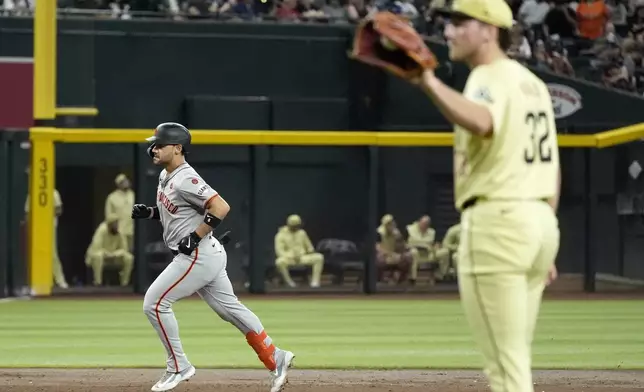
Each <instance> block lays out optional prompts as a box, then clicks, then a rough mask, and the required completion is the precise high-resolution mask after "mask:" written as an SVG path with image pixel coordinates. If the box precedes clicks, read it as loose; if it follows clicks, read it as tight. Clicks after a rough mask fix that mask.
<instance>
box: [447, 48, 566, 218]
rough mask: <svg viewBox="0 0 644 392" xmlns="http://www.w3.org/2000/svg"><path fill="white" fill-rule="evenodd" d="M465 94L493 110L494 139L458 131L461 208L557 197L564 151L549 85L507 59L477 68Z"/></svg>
mask: <svg viewBox="0 0 644 392" xmlns="http://www.w3.org/2000/svg"><path fill="white" fill-rule="evenodd" d="M463 94H464V95H465V97H466V98H467V99H470V100H472V101H474V102H476V103H478V104H481V105H483V106H485V107H487V108H488V110H489V111H490V113H491V115H492V120H493V123H494V125H493V133H492V134H491V135H488V137H480V136H477V135H473V134H471V133H470V132H468V131H467V130H465V129H464V128H462V127H460V126H458V125H456V126H455V127H454V199H455V202H456V208H457V209H458V210H461V207H462V206H463V203H465V201H467V200H468V199H470V198H473V197H484V198H488V199H514V200H534V199H544V198H550V197H553V196H554V195H555V194H556V191H557V176H558V169H559V148H558V144H557V130H556V126H555V116H554V111H553V108H552V101H551V99H550V93H549V92H548V88H547V87H546V85H545V83H543V81H541V79H539V78H538V77H537V76H536V75H534V74H533V73H532V72H530V70H528V69H527V68H525V67H524V66H522V65H521V64H519V63H517V62H516V61H514V60H510V59H501V60H497V61H495V62H493V63H491V64H486V65H482V66H478V67H476V68H474V69H473V70H472V71H471V73H470V75H469V77H468V79H467V83H466V85H465V90H464V92H463Z"/></svg>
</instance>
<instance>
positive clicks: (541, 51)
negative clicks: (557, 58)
mask: <svg viewBox="0 0 644 392" xmlns="http://www.w3.org/2000/svg"><path fill="white" fill-rule="evenodd" d="M551 62H552V60H551V59H550V55H549V54H548V52H547V51H546V44H545V42H543V40H542V39H539V40H537V42H536V44H535V46H534V63H535V66H536V67H537V69H541V70H549V69H550V63H551Z"/></svg>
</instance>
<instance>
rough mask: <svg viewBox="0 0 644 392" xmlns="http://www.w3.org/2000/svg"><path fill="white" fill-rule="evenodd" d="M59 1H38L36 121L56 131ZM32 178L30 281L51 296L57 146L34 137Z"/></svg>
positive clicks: (36, 292) (37, 291)
mask: <svg viewBox="0 0 644 392" xmlns="http://www.w3.org/2000/svg"><path fill="white" fill-rule="evenodd" d="M56 3H57V2H56V1H55V0H41V1H38V2H36V10H35V17H34V86H33V109H34V113H33V114H34V123H35V125H36V127H37V128H39V129H51V130H52V131H54V128H55V120H56V53H57V52H56V39H57V27H56V22H57V21H56ZM31 143H32V145H31V170H30V178H29V195H30V197H29V226H28V227H29V231H28V232H29V256H30V257H29V284H30V287H31V290H32V294H33V295H50V294H51V289H52V284H53V272H52V258H53V254H54V253H53V251H54V246H55V244H54V230H55V228H54V181H55V169H56V168H55V163H54V146H53V143H52V141H51V139H49V138H32V141H31Z"/></svg>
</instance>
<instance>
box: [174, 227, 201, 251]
mask: <svg viewBox="0 0 644 392" xmlns="http://www.w3.org/2000/svg"><path fill="white" fill-rule="evenodd" d="M199 241H201V237H199V235H197V233H195V232H194V231H193V232H192V233H190V234H188V235H187V236H185V237H183V238H182V239H181V241H179V252H181V253H183V254H184V255H191V254H192V252H193V251H194V250H195V249H197V246H199Z"/></svg>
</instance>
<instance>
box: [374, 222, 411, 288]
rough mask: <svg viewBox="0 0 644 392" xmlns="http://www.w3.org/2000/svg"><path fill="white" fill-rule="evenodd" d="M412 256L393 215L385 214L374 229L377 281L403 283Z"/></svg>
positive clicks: (408, 270)
mask: <svg viewBox="0 0 644 392" xmlns="http://www.w3.org/2000/svg"><path fill="white" fill-rule="evenodd" d="M412 262H413V256H412V253H411V250H410V249H409V247H408V246H407V244H406V243H405V239H404V238H403V235H402V233H401V232H400V230H399V229H398V227H397V225H396V221H395V220H394V217H393V215H391V214H386V215H384V216H383V217H382V218H381V219H380V226H378V228H377V229H376V269H377V275H378V281H379V282H384V281H388V282H389V283H398V284H400V283H403V282H404V281H406V280H407V277H408V276H409V272H410V269H411V265H412Z"/></svg>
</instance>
